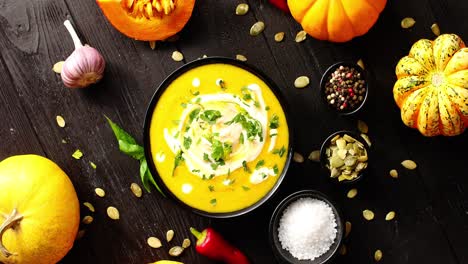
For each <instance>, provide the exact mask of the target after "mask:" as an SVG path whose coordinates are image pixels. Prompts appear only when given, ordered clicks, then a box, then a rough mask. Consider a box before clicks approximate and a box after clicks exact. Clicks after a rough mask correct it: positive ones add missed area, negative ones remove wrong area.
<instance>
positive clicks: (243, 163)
mask: <svg viewBox="0 0 468 264" xmlns="http://www.w3.org/2000/svg"><path fill="white" fill-rule="evenodd" d="M242 167H244V171H245V172H248V173H250V169H249V167H248V166H247V161H245V160H244V161H243V162H242Z"/></svg>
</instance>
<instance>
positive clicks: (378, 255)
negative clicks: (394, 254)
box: [374, 249, 383, 262]
mask: <svg viewBox="0 0 468 264" xmlns="http://www.w3.org/2000/svg"><path fill="white" fill-rule="evenodd" d="M382 256H383V253H382V250H380V249H377V250H376V251H375V253H374V260H375V261H377V262H378V261H380V260H381V259H382Z"/></svg>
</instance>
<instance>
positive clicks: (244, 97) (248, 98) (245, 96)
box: [242, 93, 252, 101]
mask: <svg viewBox="0 0 468 264" xmlns="http://www.w3.org/2000/svg"><path fill="white" fill-rule="evenodd" d="M242 99H244V100H245V101H248V100H251V99H252V95H250V94H248V93H246V94H244V96H242Z"/></svg>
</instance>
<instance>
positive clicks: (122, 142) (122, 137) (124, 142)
mask: <svg viewBox="0 0 468 264" xmlns="http://www.w3.org/2000/svg"><path fill="white" fill-rule="evenodd" d="M106 119H107V122H108V123H109V125H110V127H111V128H112V131H113V132H114V135H115V137H116V138H117V141H118V143H119V150H120V151H122V152H123V153H124V154H127V155H129V156H130V157H132V158H134V159H137V160H140V159H142V158H143V157H144V156H145V154H144V150H143V147H141V146H139V145H138V144H137V143H136V140H135V139H134V138H133V137H132V136H130V134H128V133H127V132H125V131H124V130H123V129H122V128H120V127H119V126H118V125H117V124H116V123H114V122H112V120H110V119H109V118H108V117H107V116H106Z"/></svg>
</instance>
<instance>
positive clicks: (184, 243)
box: [182, 238, 192, 248]
mask: <svg viewBox="0 0 468 264" xmlns="http://www.w3.org/2000/svg"><path fill="white" fill-rule="evenodd" d="M190 244H192V242H191V241H190V239H188V238H186V239H184V241H183V242H182V247H183V248H188V247H190Z"/></svg>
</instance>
